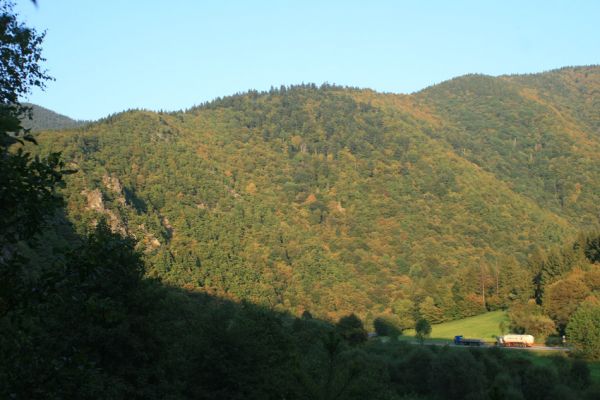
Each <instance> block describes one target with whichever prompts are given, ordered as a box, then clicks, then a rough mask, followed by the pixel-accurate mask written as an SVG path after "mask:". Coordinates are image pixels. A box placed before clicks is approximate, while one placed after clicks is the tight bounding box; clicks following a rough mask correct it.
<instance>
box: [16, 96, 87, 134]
mask: <svg viewBox="0 0 600 400" xmlns="http://www.w3.org/2000/svg"><path fill="white" fill-rule="evenodd" d="M23 105H24V106H26V107H30V108H31V115H30V116H29V115H26V116H24V117H23V118H22V124H23V127H24V128H25V129H31V131H32V132H38V131H52V130H59V129H72V128H77V127H79V126H82V125H85V124H87V123H88V122H87V121H78V120H75V119H72V118H69V117H67V116H66V115H62V114H59V113H57V112H54V111H52V110H49V109H47V108H44V107H41V106H38V105H35V104H31V103H23ZM29 117H31V118H29Z"/></svg>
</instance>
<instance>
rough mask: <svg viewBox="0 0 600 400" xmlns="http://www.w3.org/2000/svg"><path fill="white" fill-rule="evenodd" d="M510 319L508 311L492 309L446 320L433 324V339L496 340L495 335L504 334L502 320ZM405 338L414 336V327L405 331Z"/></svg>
mask: <svg viewBox="0 0 600 400" xmlns="http://www.w3.org/2000/svg"><path fill="white" fill-rule="evenodd" d="M502 321H508V317H507V316H506V312H504V311H492V312H488V313H485V314H481V315H476V316H474V317H469V318H463V319H459V320H456V321H450V322H444V323H442V324H437V325H432V326H431V336H430V338H431V339H440V340H453V339H454V336H456V335H463V336H464V337H466V338H478V339H483V340H485V341H489V342H492V341H495V336H500V335H502V332H501V331H500V322H502ZM403 336H404V338H407V337H408V338H411V339H412V338H414V336H415V331H414V330H413V329H410V330H407V331H405V332H404V335H403Z"/></svg>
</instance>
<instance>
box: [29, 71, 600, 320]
mask: <svg viewBox="0 0 600 400" xmlns="http://www.w3.org/2000/svg"><path fill="white" fill-rule="evenodd" d="M548 74H549V75H550V76H551V77H552V79H553V80H555V81H557V83H555V85H554V86H555V87H557V89H555V88H554V86H551V85H543V86H544V88H545V90H553V91H552V92H551V93H550V94H548V95H546V94H544V92H542V90H541V89H539V90H538V89H536V88H537V86H539V84H538V80H540V79H542V78H540V77H539V76H538V75H532V76H524V77H513V76H510V77H499V78H492V77H485V76H466V77H462V78H458V79H455V80H452V81H450V82H445V83H442V84H440V85H437V86H434V87H431V88H428V89H426V90H424V91H422V92H419V93H417V94H415V95H410V96H406V95H391V94H378V93H375V92H372V91H369V90H358V89H352V88H341V87H335V86H329V85H326V86H322V87H316V86H314V85H301V86H295V87H282V88H277V89H273V90H271V91H270V92H268V93H257V92H248V93H244V94H240V95H236V96H232V97H227V98H223V99H218V100H215V101H213V102H210V103H207V104H203V105H201V106H199V107H194V108H192V109H190V110H187V111H182V112H174V113H152V112H148V111H128V112H124V113H121V114H117V115H112V116H109V117H107V118H105V119H103V120H101V121H99V122H98V123H95V124H92V125H89V126H87V127H84V128H79V129H77V130H74V131H64V132H52V133H51V134H50V133H49V134H40V135H39V136H37V140H38V141H39V143H40V145H39V146H36V147H35V151H39V152H40V153H41V154H43V153H46V152H50V151H61V152H62V156H63V160H64V161H65V162H67V163H68V164H69V165H70V167H71V168H73V169H77V170H78V173H77V174H75V175H72V176H70V177H69V178H68V179H67V183H68V184H67V188H66V190H65V191H64V192H63V193H64V196H65V199H66V201H67V209H68V215H69V217H70V218H71V220H72V221H75V224H76V226H77V230H78V232H80V233H84V232H85V231H86V230H87V229H89V227H90V226H93V223H94V221H96V220H98V218H100V217H102V216H104V217H106V218H107V219H108V220H109V223H110V225H111V227H112V228H113V230H114V231H118V232H120V233H122V234H125V235H129V236H131V237H134V238H135V239H136V240H137V243H138V249H139V250H140V251H142V252H143V253H144V259H145V262H146V263H147V265H148V270H149V271H148V274H149V275H150V276H154V277H160V278H161V279H162V280H163V281H164V282H168V283H170V284H173V285H177V286H180V287H187V288H190V289H194V290H200V291H202V292H204V293H208V294H213V295H218V296H220V297H224V298H228V299H231V300H235V301H238V300H247V301H251V302H253V303H255V304H261V305H264V306H267V307H270V308H273V309H275V310H279V311H289V312H291V313H292V314H294V315H300V314H301V313H302V312H303V311H305V310H308V311H310V312H311V313H312V314H313V315H314V316H316V317H320V318H325V319H327V320H331V321H334V320H336V319H337V318H339V317H341V316H342V315H346V314H348V313H351V312H353V313H356V314H357V315H359V316H360V317H361V318H364V319H366V321H367V322H368V323H370V322H371V321H372V320H374V319H375V318H377V317H378V316H380V315H386V316H388V317H391V318H396V317H398V318H399V319H400V320H399V321H397V322H398V324H399V325H400V326H401V327H402V328H408V327H412V325H413V324H414V320H415V318H417V317H418V316H419V315H422V316H425V317H426V318H427V319H429V320H430V321H431V322H440V321H444V320H449V319H455V318H460V317H464V316H469V315H474V314H478V313H481V312H484V311H485V310H493V309H498V308H506V307H508V306H510V305H511V303H513V302H515V301H522V300H525V299H527V298H529V297H531V293H532V291H533V279H532V278H531V275H532V273H533V272H532V270H531V269H530V267H529V263H528V258H529V257H530V255H531V254H532V253H533V252H534V251H536V249H541V250H544V249H548V248H550V247H552V246H555V245H561V244H562V243H566V242H568V241H569V240H571V239H573V238H574V237H575V236H576V234H577V233H578V232H580V231H585V230H589V229H591V228H593V227H594V226H596V225H597V224H598V214H599V209H598V204H599V198H600V187H599V186H600V182H599V181H598V180H597V179H596V177H597V176H598V173H599V172H600V156H599V155H600V136H599V135H598V131H597V127H596V125H594V120H593V118H594V117H595V115H594V113H593V112H592V111H591V110H587V111H586V110H585V109H584V110H580V109H579V108H578V110H580V111H578V112H580V113H582V114H585V115H589V118H587V119H583V121H582V122H581V123H579V121H580V119H579V115H573V114H572V113H569V109H568V108H567V107H566V106H563V104H571V103H575V104H579V103H581V104H582V108H583V107H584V106H585V105H586V104H588V106H587V107H588V108H589V109H593V107H594V104H593V101H596V100H594V96H593V94H589V93H593V88H596V87H598V85H599V82H600V69H599V68H597V67H581V68H567V69H564V70H560V71H555V72H551V73H548ZM541 75H542V76H545V75H546V74H541ZM575 80H576V81H577V82H579V85H580V86H581V85H583V87H585V88H587V89H586V90H588V91H582V90H576V88H575V89H572V90H570V91H568V90H566V89H563V86H566V87H567V88H570V86H569V85H570V84H571V82H572V81H575ZM528 82H530V83H529V86H527V85H528ZM538 92H539V93H538ZM533 93H538V94H536V95H535V96H534V94H533ZM588 95H589V96H590V97H592V100H588V99H585V97H586V96H588ZM536 96H538V97H539V99H538V97H536ZM578 96H579V97H583V99H581V98H579V97H578Z"/></svg>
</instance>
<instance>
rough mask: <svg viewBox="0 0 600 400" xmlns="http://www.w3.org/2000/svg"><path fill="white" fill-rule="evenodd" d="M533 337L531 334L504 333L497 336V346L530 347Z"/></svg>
mask: <svg viewBox="0 0 600 400" xmlns="http://www.w3.org/2000/svg"><path fill="white" fill-rule="evenodd" d="M533 341H534V338H533V336H531V335H516V334H510V335H504V336H498V346H502V347H531V346H533Z"/></svg>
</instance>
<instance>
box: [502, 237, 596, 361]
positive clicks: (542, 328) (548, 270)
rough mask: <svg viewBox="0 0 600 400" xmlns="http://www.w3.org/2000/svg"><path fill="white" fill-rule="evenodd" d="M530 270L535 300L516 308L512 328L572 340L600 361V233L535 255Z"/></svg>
mask: <svg viewBox="0 0 600 400" xmlns="http://www.w3.org/2000/svg"><path fill="white" fill-rule="evenodd" d="M529 268H530V271H531V274H532V281H533V284H534V286H533V292H532V294H531V299H530V300H529V302H527V303H522V304H514V305H513V306H512V307H511V310H510V313H509V315H510V317H511V321H512V324H511V328H512V329H513V330H515V331H517V332H523V333H529V334H532V335H534V336H537V337H539V338H544V337H548V336H552V335H558V336H564V335H566V337H567V341H568V343H569V344H571V345H573V346H574V348H575V350H576V351H578V352H579V353H580V354H581V355H583V356H585V357H587V358H592V359H600V232H598V231H590V232H587V233H582V234H580V235H579V236H578V237H577V239H576V240H575V241H573V242H572V243H570V244H568V245H566V246H563V247H555V248H552V249H550V250H548V251H547V252H537V253H535V254H533V255H532V256H531V258H530V261H529Z"/></svg>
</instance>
